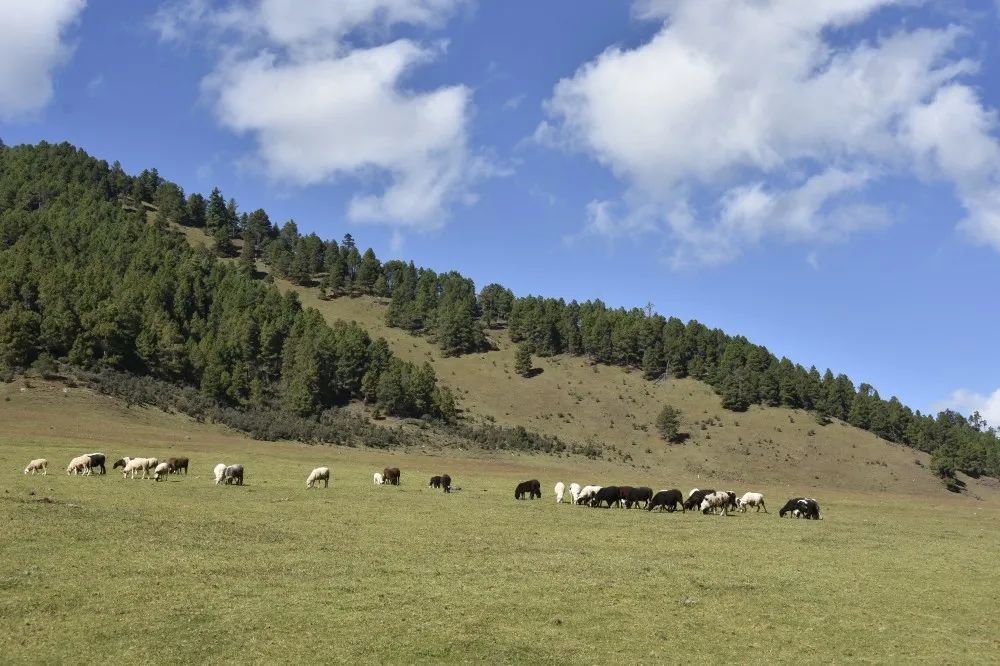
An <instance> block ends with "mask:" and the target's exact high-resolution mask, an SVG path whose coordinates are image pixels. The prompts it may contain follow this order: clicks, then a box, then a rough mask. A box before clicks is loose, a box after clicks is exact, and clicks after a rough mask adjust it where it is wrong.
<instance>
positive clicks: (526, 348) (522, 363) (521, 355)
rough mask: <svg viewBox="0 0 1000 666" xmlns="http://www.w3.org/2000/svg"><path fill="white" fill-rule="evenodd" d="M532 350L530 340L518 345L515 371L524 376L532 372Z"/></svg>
mask: <svg viewBox="0 0 1000 666" xmlns="http://www.w3.org/2000/svg"><path fill="white" fill-rule="evenodd" d="M531 351H532V349H531V344H530V343H528V342H522V343H521V344H519V345H518V346H517V352H516V354H515V356H514V372H516V373H517V374H519V375H521V376H522V377H527V376H528V375H530V374H531V369H532V365H531Z"/></svg>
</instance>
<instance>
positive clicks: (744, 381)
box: [722, 368, 754, 412]
mask: <svg viewBox="0 0 1000 666" xmlns="http://www.w3.org/2000/svg"><path fill="white" fill-rule="evenodd" d="M753 401H754V394H753V390H752V388H751V382H750V376H749V372H748V371H747V369H746V368H740V369H739V370H737V371H735V372H733V373H732V374H729V375H727V376H726V378H725V379H724V380H723V382H722V406H723V408H725V409H728V410H731V411H734V412H745V411H746V410H747V408H749V407H750V405H751V404H752V403H753Z"/></svg>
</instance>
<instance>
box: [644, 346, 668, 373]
mask: <svg viewBox="0 0 1000 666" xmlns="http://www.w3.org/2000/svg"><path fill="white" fill-rule="evenodd" d="M662 374H663V360H662V357H661V356H660V350H659V349H658V348H656V347H652V346H651V347H646V351H644V352H643V353H642V376H643V377H645V378H646V379H656V378H657V377H659V376H660V375H662Z"/></svg>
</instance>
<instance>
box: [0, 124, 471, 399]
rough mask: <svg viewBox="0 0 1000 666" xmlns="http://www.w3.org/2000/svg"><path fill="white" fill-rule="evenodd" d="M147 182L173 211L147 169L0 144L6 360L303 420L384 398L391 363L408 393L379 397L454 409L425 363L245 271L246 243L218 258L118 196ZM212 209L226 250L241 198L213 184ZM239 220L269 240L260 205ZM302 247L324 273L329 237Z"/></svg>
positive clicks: (291, 233) (59, 150)
mask: <svg viewBox="0 0 1000 666" xmlns="http://www.w3.org/2000/svg"><path fill="white" fill-rule="evenodd" d="M154 183H155V187H154ZM150 188H153V190H152V192H150V193H160V194H161V198H162V199H163V200H164V201H166V200H167V199H170V200H172V203H171V204H170V205H174V204H177V205H180V204H178V202H179V201H182V200H183V199H182V197H180V196H175V195H179V190H176V191H175V190H174V189H173V188H171V187H169V186H168V185H167V184H166V183H164V181H163V180H162V179H160V178H159V176H158V175H156V174H155V172H148V173H147V174H146V175H145V176H143V177H141V178H140V179H135V180H134V181H130V180H129V179H128V178H127V177H125V178H124V179H123V178H122V176H121V174H117V173H116V172H115V171H114V170H113V169H109V168H108V166H107V164H106V163H104V162H99V161H97V160H94V159H92V158H90V157H89V156H87V155H86V154H85V153H83V152H82V151H78V150H76V149H74V148H73V147H71V146H68V145H66V144H63V145H59V146H52V145H49V144H44V143H43V144H40V145H39V146H37V147H31V146H21V147H17V148H2V149H0V366H3V367H4V368H26V367H29V366H31V365H32V364H33V363H35V362H36V361H38V359H39V358H42V359H43V363H47V362H48V361H47V359H52V360H53V361H55V360H63V361H65V362H68V363H70V364H72V365H74V366H78V367H82V368H91V369H94V370H97V371H100V370H102V369H107V370H113V371H117V372H127V373H132V374H135V375H148V376H150V377H155V378H159V379H161V380H164V381H167V382H171V383H175V384H177V385H182V386H189V387H196V388H197V389H198V390H199V391H200V392H201V394H202V395H204V396H205V397H206V399H208V400H210V401H213V402H214V403H217V404H222V405H229V406H232V407H236V408H240V409H263V408H277V407H280V408H281V409H282V410H283V411H285V412H288V413H292V414H297V415H299V416H315V415H317V414H321V413H325V412H326V411H327V410H329V409H330V408H332V407H334V406H336V405H341V404H344V403H346V402H348V401H349V400H352V399H356V398H362V397H365V398H369V399H372V400H378V401H379V402H383V399H382V396H381V395H379V394H378V390H377V388H376V389H375V390H374V392H373V387H378V386H379V385H380V384H379V382H378V375H379V374H381V372H382V368H384V367H387V366H388V367H390V368H394V369H395V370H396V372H397V373H399V374H401V375H404V376H405V377H406V378H407V379H408V381H407V383H406V384H405V385H404V387H405V389H404V390H405V394H404V396H403V397H402V398H401V399H396V398H393V399H391V400H390V399H389V398H386V400H385V402H386V403H390V402H391V406H390V407H388V408H387V411H388V412H389V413H392V414H399V415H402V416H409V415H416V416H422V415H424V414H428V415H431V416H434V417H437V416H439V414H438V413H437V412H436V409H437V405H443V406H445V407H447V408H448V409H449V413H448V414H447V415H445V416H446V418H453V417H454V411H455V408H454V404H453V402H452V404H450V405H449V404H448V401H447V400H442V399H438V400H437V401H435V395H436V394H437V393H438V392H439V387H438V386H437V380H436V378H435V377H434V374H433V370H430V368H429V366H427V367H424V368H417V367H415V366H413V365H412V364H409V363H404V362H402V361H399V360H398V359H394V358H392V356H391V354H389V352H388V348H387V347H385V346H384V343H383V346H381V347H376V346H374V345H373V343H372V342H371V340H370V339H369V337H368V335H367V333H366V332H365V331H364V330H363V329H361V328H360V327H359V326H357V325H356V324H353V323H351V324H346V323H343V322H338V323H337V324H335V325H333V326H329V325H327V324H326V323H325V321H324V320H323V318H322V317H321V316H320V315H319V313H318V312H316V311H315V310H307V309H303V308H302V306H301V305H300V304H299V302H298V300H297V298H296V296H295V295H294V294H293V293H288V294H286V295H281V294H280V293H279V292H278V290H277V289H276V288H274V287H273V286H269V285H267V284H264V283H261V282H256V281H254V280H253V279H252V277H251V275H250V274H249V271H248V270H247V268H248V266H249V264H250V259H251V256H250V255H251V252H250V251H247V252H246V253H245V254H244V255H243V258H242V260H241V262H240V264H236V265H230V264H223V263H220V262H218V261H216V260H215V258H214V257H213V255H212V253H210V252H208V251H206V250H204V249H197V250H196V249H192V248H191V247H189V246H188V245H187V243H186V242H185V241H184V239H183V237H182V236H180V235H179V234H176V233H173V232H170V231H169V230H168V229H166V228H164V227H156V226H151V225H148V224H146V223H145V219H144V213H143V212H142V210H134V212H129V211H127V210H125V209H124V208H123V206H122V205H120V204H119V200H121V197H122V195H123V194H127V193H129V192H134V193H136V194H142V195H145V194H146V193H147V190H150ZM163 193H168V194H163ZM189 201H190V199H189ZM185 207H186V206H185ZM195 207H197V204H196V206H195ZM133 208H134V207H133ZM207 216H208V219H209V226H210V227H211V228H212V229H213V232H214V236H215V238H216V240H217V243H218V244H219V246H220V247H222V246H223V245H224V243H226V242H230V244H231V239H230V233H231V232H232V231H233V230H235V228H236V221H237V220H236V217H237V214H236V206H235V202H232V201H231V202H230V203H229V204H228V205H227V204H223V203H222V195H221V193H220V192H218V190H216V191H214V192H213V194H212V196H211V197H210V199H209V205H208V212H207ZM244 221H245V225H244V226H245V230H244V239H245V241H247V242H248V243H249V244H251V249H252V243H253V242H254V234H255V233H258V234H261V235H270V232H268V231H267V230H266V228H267V226H268V224H269V223H268V224H265V221H266V215H256V214H255V215H249V216H246V217H245V218H244ZM255 229H256V232H255V231H254V230H255ZM284 240H287V241H292V242H293V243H299V241H300V238H299V236H298V233H297V230H296V229H295V228H294V225H293V224H292V223H290V224H289V225H286V228H285V229H283V230H282V233H281V234H280V235H279V238H278V239H277V240H276V241H274V242H278V241H284ZM274 242H272V243H271V244H269V246H270V245H273V244H274ZM300 245H301V246H302V248H303V249H304V251H303V253H302V254H303V255H305V256H309V257H311V261H312V263H310V264H309V266H308V269H309V270H310V271H312V270H314V269H320V268H322V263H323V251H324V245H323V243H322V242H321V241H319V239H318V238H317V237H315V236H309V237H306V238H305V239H303V240H302V242H301V243H300ZM222 249H223V251H228V252H231V251H232V250H231V248H229V249H228V250H227V249H226V248H222ZM370 354H373V356H370ZM366 375H369V378H368V382H367V384H366V385H365V387H364V388H367V393H365V394H363V390H362V389H363V384H365V382H364V379H365V377H366Z"/></svg>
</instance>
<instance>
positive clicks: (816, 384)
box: [0, 144, 1000, 480]
mask: <svg viewBox="0 0 1000 666" xmlns="http://www.w3.org/2000/svg"><path fill="white" fill-rule="evenodd" d="M0 169H2V175H0V234H2V235H0V311H2V316H0V366H3V367H6V368H21V367H27V366H30V365H33V364H34V365H39V364H41V365H45V364H48V363H52V362H54V361H64V362H67V363H70V364H73V365H75V366H79V367H85V368H103V367H106V368H112V369H115V370H119V371H126V372H129V373H132V374H135V375H139V376H150V377H154V378H157V379H158V380H161V381H164V382H170V383H175V384H181V385H186V386H193V387H196V388H197V389H198V390H199V391H200V392H201V394H203V395H205V396H208V397H211V398H212V399H213V400H217V401H219V402H221V403H224V404H228V405H232V406H234V407H236V408H243V409H255V408H265V407H266V408H279V409H282V410H284V411H287V412H290V413H293V414H298V415H302V416H313V415H316V414H319V413H321V412H322V411H323V410H325V409H327V408H329V407H332V406H335V405H343V404H345V403H346V402H348V401H350V400H352V399H361V400H364V401H365V402H367V403H368V404H369V405H372V406H375V407H377V409H378V410H380V411H383V412H385V413H387V414H393V415H401V416H423V415H430V416H433V417H437V418H439V419H442V420H444V421H452V420H454V419H455V417H456V414H457V408H456V405H455V397H454V395H453V394H452V392H451V391H450V390H449V389H447V388H445V387H443V386H441V385H440V384H439V382H438V381H437V377H436V375H435V372H434V370H433V368H432V367H431V365H430V364H428V363H426V362H423V363H414V362H412V361H411V362H407V361H404V360H401V359H400V358H397V357H396V356H395V355H394V354H393V352H392V351H391V350H390V346H389V345H388V344H386V342H385V340H383V339H376V340H372V339H371V337H370V336H369V334H368V333H367V332H366V330H365V329H363V328H361V327H360V326H358V325H357V324H348V323H343V322H336V321H333V322H329V323H328V322H326V321H324V320H323V318H322V317H321V316H320V315H319V314H318V313H317V312H316V311H315V310H311V309H308V308H305V309H304V308H302V306H301V305H300V303H299V300H298V298H297V297H296V294H295V293H293V292H291V291H286V292H285V294H284V295H283V296H282V295H281V294H280V293H279V291H278V290H276V289H275V288H274V287H273V286H271V285H269V284H267V283H266V282H267V281H266V280H261V279H256V278H259V277H260V276H259V275H255V268H256V267H257V262H258V261H263V262H264V263H265V264H266V265H267V266H268V269H269V271H270V273H272V274H274V275H276V276H278V277H279V278H284V279H287V280H289V281H291V282H292V283H294V284H296V285H299V286H300V288H304V289H308V290H316V293H317V294H318V295H319V297H320V298H321V299H323V300H326V299H337V298H340V297H342V296H348V295H350V296H358V295H368V296H373V297H377V298H381V299H386V301H387V305H386V307H385V310H384V315H383V316H384V321H385V323H386V324H387V325H388V326H390V327H394V328H398V329H400V330H403V331H406V332H408V333H411V334H414V335H420V336H424V337H425V338H427V339H428V340H430V341H431V342H433V344H434V345H436V346H437V347H438V349H439V350H440V352H441V353H442V354H443V355H444V356H446V357H457V356H462V355H465V354H470V353H480V352H484V351H487V350H489V349H490V348H491V346H496V344H497V341H498V340H499V339H500V338H499V337H498V336H499V335H505V336H507V337H508V338H509V340H510V342H511V343H515V344H516V345H517V346H518V352H519V353H518V357H519V359H518V360H519V363H518V365H521V366H523V365H524V364H525V363H526V364H527V366H526V368H527V369H529V370H530V367H531V356H532V355H535V356H538V357H556V356H559V355H569V356H579V357H584V358H587V359H589V360H590V362H591V363H594V364H600V365H610V366H620V367H624V368H627V369H634V370H635V371H637V372H641V374H642V376H643V377H645V378H646V379H647V380H649V381H653V380H659V379H661V378H664V377H667V378H671V379H684V378H691V379H695V380H699V381H701V382H704V383H706V384H708V385H709V386H710V387H712V389H713V390H714V391H715V392H716V393H717V394H718V395H719V397H720V399H721V404H722V407H724V408H725V409H728V410H731V411H733V412H737V413H739V412H743V411H745V410H747V409H748V408H749V407H750V406H751V405H763V406H771V407H779V406H780V407H786V408H791V409H804V410H808V411H809V412H811V413H812V414H813V418H814V419H815V422H816V426H817V427H822V426H825V425H826V424H828V423H829V422H830V420H831V419H837V420H839V421H843V422H846V423H849V424H851V425H853V426H855V427H857V428H861V429H864V430H867V431H869V432H871V433H873V434H875V435H877V436H878V437H881V438H884V439H886V440H888V441H890V442H895V443H900V444H905V445H907V446H910V447H913V448H915V449H918V450H920V451H924V452H927V453H930V454H931V455H932V465H933V468H934V470H935V472H936V473H937V474H939V475H940V476H942V477H943V478H945V479H946V480H948V479H953V478H954V474H955V471H963V472H965V473H967V474H970V475H973V476H975V475H979V474H988V475H993V476H1000V446H998V440H997V438H996V436H995V431H993V430H992V429H990V428H988V427H987V424H985V423H984V422H983V421H982V419H981V418H980V417H979V416H978V414H974V415H972V416H971V417H969V418H966V417H964V416H961V415H959V414H956V413H954V412H944V413H942V414H939V415H937V416H936V417H933V416H930V415H922V414H920V412H918V411H913V410H911V409H910V408H909V407H906V406H905V405H902V404H901V403H900V401H899V400H897V399H896V398H895V397H893V398H890V399H888V400H886V399H883V398H882V397H881V396H880V395H879V394H878V392H877V391H876V390H875V389H874V388H873V387H872V386H870V385H868V384H865V383H861V384H860V385H856V384H855V382H854V381H852V380H851V379H850V378H848V377H847V376H845V375H843V374H840V375H837V374H835V373H834V372H832V371H830V370H826V371H825V372H824V373H822V374H821V373H820V372H819V371H818V370H817V369H816V368H809V369H806V368H804V367H802V366H801V365H798V364H795V363H794V362H792V361H791V360H789V359H786V358H781V359H779V358H777V357H776V356H775V355H774V354H772V353H771V352H770V351H769V350H768V349H767V348H765V347H763V346H760V345H756V344H753V343H751V342H750V341H748V340H747V339H746V338H744V337H741V336H731V335H728V334H726V333H724V332H722V331H720V330H718V329H710V328H708V327H706V326H704V325H702V324H701V323H699V322H697V321H690V322H687V323H684V322H682V321H680V320H679V319H676V318H673V317H670V318H668V317H664V316H661V315H659V314H657V313H654V312H652V311H648V310H640V309H631V310H626V309H623V308H617V309H616V308H610V307H608V306H606V305H605V304H604V303H602V302H600V301H587V302H584V303H577V302H575V301H572V302H569V303H567V302H565V301H563V300H561V299H552V298H542V297H536V296H525V297H515V295H514V294H512V293H511V291H510V290H508V289H506V288H504V287H503V286H502V285H499V284H490V285H488V286H486V287H485V288H483V289H482V290H481V291H480V292H479V293H478V294H477V292H476V289H475V285H474V283H473V281H472V280H470V279H468V278H466V277H464V276H462V275H460V274H458V273H456V272H446V273H437V272H435V271H433V270H430V269H426V268H418V267H416V266H415V265H414V264H413V263H412V262H409V263H407V262H402V261H398V260H393V261H387V262H384V263H383V262H381V261H380V260H379V259H378V258H377V257H376V255H375V253H374V252H373V251H372V250H371V249H368V250H366V251H364V252H362V251H360V250H359V248H358V246H357V244H356V243H355V241H354V239H353V238H352V237H351V236H350V235H349V234H348V235H346V236H345V237H344V238H343V240H342V241H341V242H339V243H338V242H336V241H333V240H325V241H324V240H323V239H321V238H320V237H318V236H317V235H315V234H308V235H303V234H300V233H299V232H298V229H297V226H296V225H295V223H294V222H292V221H288V222H286V223H284V224H283V225H280V226H279V225H277V224H275V223H273V222H272V221H271V220H270V219H269V217H268V215H267V213H266V212H265V211H263V210H260V209H258V210H254V211H252V212H240V210H239V208H238V205H237V202H235V201H234V200H232V199H230V200H228V201H227V200H226V199H225V198H224V197H223V195H222V193H221V192H220V191H219V190H218V189H216V190H214V191H213V192H211V193H210V194H209V196H208V197H207V198H205V197H203V196H202V195H200V194H191V195H189V196H187V197H185V194H184V192H183V191H182V190H181V188H179V187H178V186H177V185H175V184H173V183H170V182H167V181H164V180H163V179H162V178H160V177H159V175H158V174H157V173H156V171H155V170H147V171H144V172H143V173H142V174H140V175H139V176H137V177H131V176H129V175H127V174H125V173H124V172H123V171H122V170H121V168H120V167H119V166H118V165H117V164H115V165H111V166H109V165H108V164H107V163H105V162H100V161H97V160H94V159H92V158H90V157H89V156H87V155H86V154H84V153H83V152H82V151H78V150H76V149H74V148H72V147H71V146H68V145H60V146H52V145H46V144H41V145H39V146H37V147H30V146H21V147H16V148H9V147H5V148H0ZM144 202H151V206H150V208H151V209H152V210H153V211H155V212H154V213H152V215H151V217H152V219H153V220H154V221H155V224H153V225H150V224H147V223H146V219H147V215H146V212H145V210H144V207H143V203H144ZM168 223H176V224H179V225H182V226H186V227H191V228H195V229H203V230H204V231H205V233H206V234H208V235H209V236H210V237H211V238H212V239H213V240H212V243H211V246H212V247H211V251H209V249H207V248H204V247H202V248H191V247H189V246H188V244H187V243H185V241H184V239H183V238H182V237H181V236H180V235H179V234H176V233H172V232H171V231H170V230H169V228H170V227H169V224H168ZM218 256H222V257H230V258H233V259H234V260H232V261H227V262H220V261H217V257H218ZM268 279H270V276H268ZM491 338H492V340H493V341H492V342H491ZM494 363H495V361H494ZM524 370H525V367H521V368H519V369H518V371H519V372H521V373H522V374H526V375H530V372H524ZM524 381H532V380H530V379H526V380H524ZM649 425H650V426H652V423H650V424H649Z"/></svg>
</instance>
